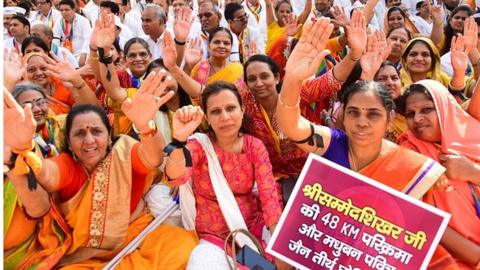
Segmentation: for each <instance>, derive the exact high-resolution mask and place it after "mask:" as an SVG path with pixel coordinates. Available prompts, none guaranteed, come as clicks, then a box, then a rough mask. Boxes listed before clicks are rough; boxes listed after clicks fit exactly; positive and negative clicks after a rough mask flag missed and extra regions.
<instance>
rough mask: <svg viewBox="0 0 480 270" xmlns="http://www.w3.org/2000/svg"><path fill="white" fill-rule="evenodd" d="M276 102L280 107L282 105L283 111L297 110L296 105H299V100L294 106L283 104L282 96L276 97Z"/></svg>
mask: <svg viewBox="0 0 480 270" xmlns="http://www.w3.org/2000/svg"><path fill="white" fill-rule="evenodd" d="M278 102H280V105H282V107H284V108H285V109H295V108H298V105H300V99H298V100H297V103H295V105H288V104H285V103H284V102H283V100H282V95H278Z"/></svg>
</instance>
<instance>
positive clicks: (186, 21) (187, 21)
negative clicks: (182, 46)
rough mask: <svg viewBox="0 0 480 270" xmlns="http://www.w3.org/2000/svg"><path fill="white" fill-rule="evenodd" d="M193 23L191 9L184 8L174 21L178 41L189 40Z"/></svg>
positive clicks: (174, 31)
mask: <svg viewBox="0 0 480 270" xmlns="http://www.w3.org/2000/svg"><path fill="white" fill-rule="evenodd" d="M192 23H193V17H192V10H191V9H190V8H189V7H183V8H182V9H181V10H180V11H179V12H178V14H177V16H176V17H175V20H174V21H173V33H174V34H175V38H176V39H177V41H180V42H184V41H186V40H187V37H188V33H190V28H191V27H192Z"/></svg>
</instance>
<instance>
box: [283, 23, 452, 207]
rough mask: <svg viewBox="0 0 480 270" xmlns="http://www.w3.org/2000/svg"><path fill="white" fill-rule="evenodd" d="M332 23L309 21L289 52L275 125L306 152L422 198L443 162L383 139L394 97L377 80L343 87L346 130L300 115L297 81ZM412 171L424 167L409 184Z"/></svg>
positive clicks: (318, 53) (309, 68)
mask: <svg viewBox="0 0 480 270" xmlns="http://www.w3.org/2000/svg"><path fill="white" fill-rule="evenodd" d="M332 27H333V26H332V25H331V24H330V23H329V20H328V19H320V20H318V21H317V22H315V23H314V24H309V25H308V26H307V27H306V29H305V32H304V34H303V35H302V37H301V39H300V42H299V44H297V47H296V48H295V49H294V51H293V53H292V55H291V56H290V58H289V60H288V63H287V72H286V76H285V81H284V84H283V87H282V91H281V93H280V96H279V102H278V105H277V116H278V120H279V125H280V129H281V130H282V132H283V133H284V134H285V135H286V136H288V137H289V138H290V139H292V140H294V141H297V145H298V146H299V147H300V148H302V149H303V150H304V151H306V152H313V153H316V154H318V155H322V156H323V157H324V158H327V159H329V160H331V161H333V162H335V163H337V164H339V165H341V166H343V167H346V168H348V169H351V170H354V171H358V172H359V173H361V174H363V175H365V176H368V177H370V178H372V179H374V180H376V181H378V182H380V183H383V184H385V185H388V186H390V187H392V188H395V189H397V190H399V191H402V192H405V193H407V194H408V195H410V196H413V197H415V198H421V197H422V196H423V195H424V194H425V192H426V191H427V190H428V189H429V188H430V187H431V186H432V185H433V184H434V183H435V182H436V181H437V179H438V177H439V175H440V174H441V173H442V172H443V168H442V167H441V166H439V165H438V164H437V163H435V162H434V161H433V160H431V159H428V158H425V157H423V156H421V155H418V154H416V153H414V152H412V151H408V150H406V149H403V148H400V147H398V146H397V145H395V144H394V143H392V142H389V141H387V140H385V139H384V134H385V131H386V130H387V127H388V125H389V124H390V122H391V120H392V118H393V115H394V103H393V100H392V99H391V97H390V95H389V94H388V90H387V89H385V88H384V87H383V86H382V85H381V84H378V83H375V82H371V81H362V82H357V83H354V84H353V85H352V86H350V88H348V89H347V90H346V91H345V93H344V94H343V97H342V103H343V125H344V127H345V131H342V130H339V129H333V128H327V127H325V126H320V125H315V124H313V123H311V122H310V121H308V120H307V119H305V118H304V117H302V116H301V115H300V110H299V106H298V102H299V95H300V89H301V83H302V81H303V80H304V79H305V78H308V77H309V76H310V75H311V74H313V73H314V72H315V69H316V67H317V65H318V63H319V62H320V61H321V60H322V58H323V56H324V55H325V54H326V53H327V52H325V51H324V47H325V44H326V42H327V40H328V37H329V35H330V32H331V31H332ZM426 163H427V164H430V165H431V166H429V167H428V169H425V168H424V165H425V164H426ZM387 164H388V166H386V165H387ZM405 164H408V165H405ZM386 168H389V169H388V170H387V169H386ZM405 168H408V169H405ZM417 173H425V174H426V176H427V177H425V178H424V179H423V181H420V183H416V184H414V185H412V184H411V181H412V180H413V179H414V178H415V177H416V175H417Z"/></svg>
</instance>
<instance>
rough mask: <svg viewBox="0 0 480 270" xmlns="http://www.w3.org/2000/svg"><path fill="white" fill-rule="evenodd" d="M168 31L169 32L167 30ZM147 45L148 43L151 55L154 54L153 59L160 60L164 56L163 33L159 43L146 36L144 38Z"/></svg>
mask: <svg viewBox="0 0 480 270" xmlns="http://www.w3.org/2000/svg"><path fill="white" fill-rule="evenodd" d="M165 31H167V30H165ZM142 38H143V39H144V40H145V41H146V42H147V43H148V49H149V50H150V53H151V54H152V59H158V58H161V57H162V55H163V49H162V46H163V33H162V35H160V37H159V38H158V40H157V41H155V40H153V38H152V37H150V36H148V35H145V36H143V37H142Z"/></svg>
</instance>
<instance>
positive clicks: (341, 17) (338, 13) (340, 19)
mask: <svg viewBox="0 0 480 270" xmlns="http://www.w3.org/2000/svg"><path fill="white" fill-rule="evenodd" d="M330 11H331V12H332V15H333V17H334V18H335V22H336V23H337V25H338V26H340V27H345V26H346V25H347V24H349V23H350V19H349V18H348V17H347V14H345V10H344V9H343V7H339V6H333V7H332V8H331V9H330Z"/></svg>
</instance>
